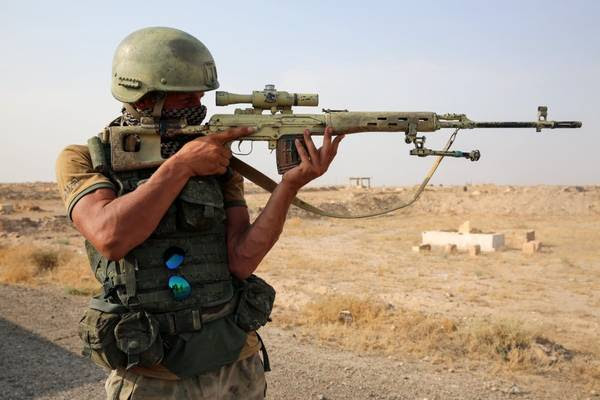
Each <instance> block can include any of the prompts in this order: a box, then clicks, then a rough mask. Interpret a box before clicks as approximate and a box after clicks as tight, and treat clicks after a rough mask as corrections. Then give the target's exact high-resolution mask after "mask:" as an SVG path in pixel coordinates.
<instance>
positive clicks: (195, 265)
mask: <svg viewBox="0 0 600 400" xmlns="http://www.w3.org/2000/svg"><path fill="white" fill-rule="evenodd" d="M90 151H94V150H93V149H90ZM108 154H110V153H108ZM92 158H94V157H93V156H92ZM154 171H155V169H147V170H137V171H127V172H114V171H110V174H106V175H110V178H111V180H113V181H116V182H115V183H116V184H117V186H118V187H119V193H118V196H122V195H125V194H127V193H129V192H131V191H133V190H135V189H136V188H137V187H139V186H140V185H143V184H144V182H145V181H146V180H147V179H149V178H150V176H151V175H152V173H153V172H154ZM139 213H140V218H144V210H139ZM171 248H176V249H180V250H183V254H184V261H183V263H182V265H181V266H180V267H179V268H178V269H177V270H176V271H171V270H169V269H168V268H167V267H166V266H165V254H166V253H167V252H168V250H169V249H171ZM86 250H87V254H88V258H89V260H90V264H91V267H92V270H93V272H94V275H95V276H96V278H97V279H98V281H99V282H100V283H101V284H102V286H103V288H104V292H105V295H106V296H107V297H108V296H112V297H113V298H114V297H116V298H118V300H119V302H120V303H121V304H123V305H124V306H126V307H127V308H128V309H130V310H132V311H138V310H143V311H147V312H150V313H153V314H155V313H174V312H175V313H176V314H180V315H181V316H183V315H184V314H190V313H192V315H191V316H190V317H189V318H187V317H186V318H184V319H186V320H187V321H185V322H184V321H181V323H180V324H179V325H186V326H188V325H192V326H191V327H189V326H188V327H187V328H192V329H185V330H195V329H193V328H194V326H193V325H196V324H195V323H194V321H193V320H194V319H198V320H199V316H200V315H199V313H200V312H202V310H211V309H212V310H214V309H218V308H219V307H220V306H223V305H226V304H227V303H230V302H232V301H233V297H234V292H235V290H234V286H233V281H232V276H231V274H230V272H229V267H228V257H227V237H226V225H225V210H224V205H223V194H222V191H221V188H220V185H219V182H218V181H217V179H216V178H215V177H194V178H191V179H190V180H189V181H188V182H187V184H186V185H185V187H184V188H183V190H182V191H181V193H180V194H179V196H178V197H177V198H176V199H175V201H174V202H173V203H172V204H171V206H170V207H169V209H168V210H167V212H166V214H165V215H164V216H163V218H162V219H161V221H160V223H159V225H158V227H157V228H156V230H155V231H154V232H153V233H152V234H151V235H150V237H149V238H148V239H147V240H146V241H144V242H143V243H142V244H140V245H138V246H137V247H135V248H134V249H133V250H131V251H130V252H129V253H128V254H127V255H126V256H125V257H124V258H123V259H122V260H119V261H110V260H108V259H107V258H106V257H104V256H102V254H101V253H100V252H99V251H98V250H96V249H95V248H94V247H93V246H92V244H91V243H89V242H87V241H86ZM172 275H180V276H183V277H184V278H185V279H186V280H187V281H188V282H189V283H190V285H191V287H192V290H191V295H190V296H189V297H188V298H186V299H184V300H181V301H179V300H175V298H174V296H173V294H172V293H171V290H170V289H169V286H168V280H169V277H170V276H172ZM183 310H187V311H189V312H188V313H182V312H180V311H183ZM190 318H191V320H190ZM175 323H177V321H175ZM199 328H200V326H198V327H197V329H199ZM176 330H177V331H180V329H179V328H178V329H176Z"/></svg>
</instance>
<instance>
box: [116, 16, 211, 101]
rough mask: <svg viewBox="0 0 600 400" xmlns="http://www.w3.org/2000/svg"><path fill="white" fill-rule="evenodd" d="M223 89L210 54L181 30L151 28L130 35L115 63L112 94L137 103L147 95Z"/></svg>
mask: <svg viewBox="0 0 600 400" xmlns="http://www.w3.org/2000/svg"><path fill="white" fill-rule="evenodd" d="M218 87H219V82H218V80H217V69H216V67H215V61H214V59H213V57H212V55H211V54H210V51H208V49H207V48H206V46H204V44H203V43H202V42H201V41H199V40H198V39H196V38H195V37H193V36H192V35H190V34H188V33H186V32H183V31H180V30H179V29H174V28H166V27H150V28H144V29H140V30H138V31H135V32H133V33H131V34H130V35H129V36H127V37H126V38H125V39H123V41H122V42H121V43H120V44H119V46H118V47H117V50H116V51H115V56H114V58H113V64H112V84H111V92H112V95H113V96H114V97H115V98H116V99H117V100H119V101H121V102H123V103H134V102H136V101H138V100H139V99H141V98H142V96H144V95H145V94H146V93H149V92H154V91H160V92H196V91H208V90H214V89H217V88H218Z"/></svg>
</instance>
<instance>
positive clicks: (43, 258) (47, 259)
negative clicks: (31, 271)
mask: <svg viewBox="0 0 600 400" xmlns="http://www.w3.org/2000/svg"><path fill="white" fill-rule="evenodd" d="M31 260H32V261H33V263H34V265H35V266H36V267H37V268H38V270H39V271H49V270H53V269H54V268H56V267H57V266H58V252H56V251H54V250H48V249H36V250H34V251H32V253H31Z"/></svg>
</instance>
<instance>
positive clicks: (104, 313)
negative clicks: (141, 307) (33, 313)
mask: <svg viewBox="0 0 600 400" xmlns="http://www.w3.org/2000/svg"><path fill="white" fill-rule="evenodd" d="M238 304H239V302H238V296H237V295H236V296H235V297H234V298H233V299H232V300H231V301H229V302H228V303H226V304H225V305H223V306H217V307H211V308H203V309H202V310H198V309H185V310H179V311H174V312H165V313H156V314H150V313H148V312H146V311H136V312H132V311H130V310H128V309H127V307H125V306H122V305H119V304H113V303H109V302H108V301H106V300H102V299H101V298H98V297H94V298H92V299H91V300H90V304H89V307H88V308H87V309H86V311H85V313H84V315H83V317H82V318H81V321H80V322H79V337H80V338H81V340H82V341H83V345H84V348H83V351H82V354H83V355H84V356H86V357H89V358H90V359H91V360H92V361H93V362H94V363H95V364H97V365H99V366H101V367H103V368H107V369H117V368H127V369H129V368H131V367H133V366H141V367H151V366H153V365H156V364H158V363H160V362H161V361H162V360H163V358H165V357H166V354H165V351H164V349H165V346H164V345H165V343H164V341H163V337H171V338H172V337H175V336H177V335H180V336H183V337H188V336H189V334H190V333H193V332H200V331H205V329H204V328H205V326H208V327H209V328H210V329H207V330H206V332H203V334H202V335H201V336H202V337H207V335H208V337H211V336H212V337H213V339H214V336H215V332H216V331H215V328H216V327H217V326H221V325H222V324H220V323H219V324H212V322H213V321H217V320H221V319H224V318H227V317H229V318H232V319H233V317H231V316H232V314H233V313H234V311H235V310H236V306H237V305H238ZM231 324H232V323H231V322H229V323H228V325H231ZM236 330H238V331H240V332H242V330H241V329H239V328H236V329H235V330H234V333H233V335H234V337H235V339H236V340H240V339H239V338H240V337H241V336H240V335H239V334H237V333H235V331H236ZM209 332H212V333H210V334H209ZM219 335H222V333H219ZM242 336H243V337H244V338H245V333H244V335H242ZM242 342H245V339H244V340H243V341H242ZM206 346H209V347H210V343H207V344H206ZM169 347H171V346H169ZM234 347H235V346H234ZM237 350H239V349H237V348H236V350H235V351H237ZM196 355H197V354H196ZM171 358H172V357H171ZM234 361H235V360H234Z"/></svg>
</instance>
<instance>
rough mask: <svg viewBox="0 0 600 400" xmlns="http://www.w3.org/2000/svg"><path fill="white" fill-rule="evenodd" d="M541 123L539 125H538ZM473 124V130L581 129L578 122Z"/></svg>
mask: <svg viewBox="0 0 600 400" xmlns="http://www.w3.org/2000/svg"><path fill="white" fill-rule="evenodd" d="M540 122H541V123H540ZM540 122H474V123H473V125H474V126H473V127H474V128H538V127H540V125H541V126H542V127H544V128H550V129H553V128H581V122H579V121H540Z"/></svg>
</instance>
